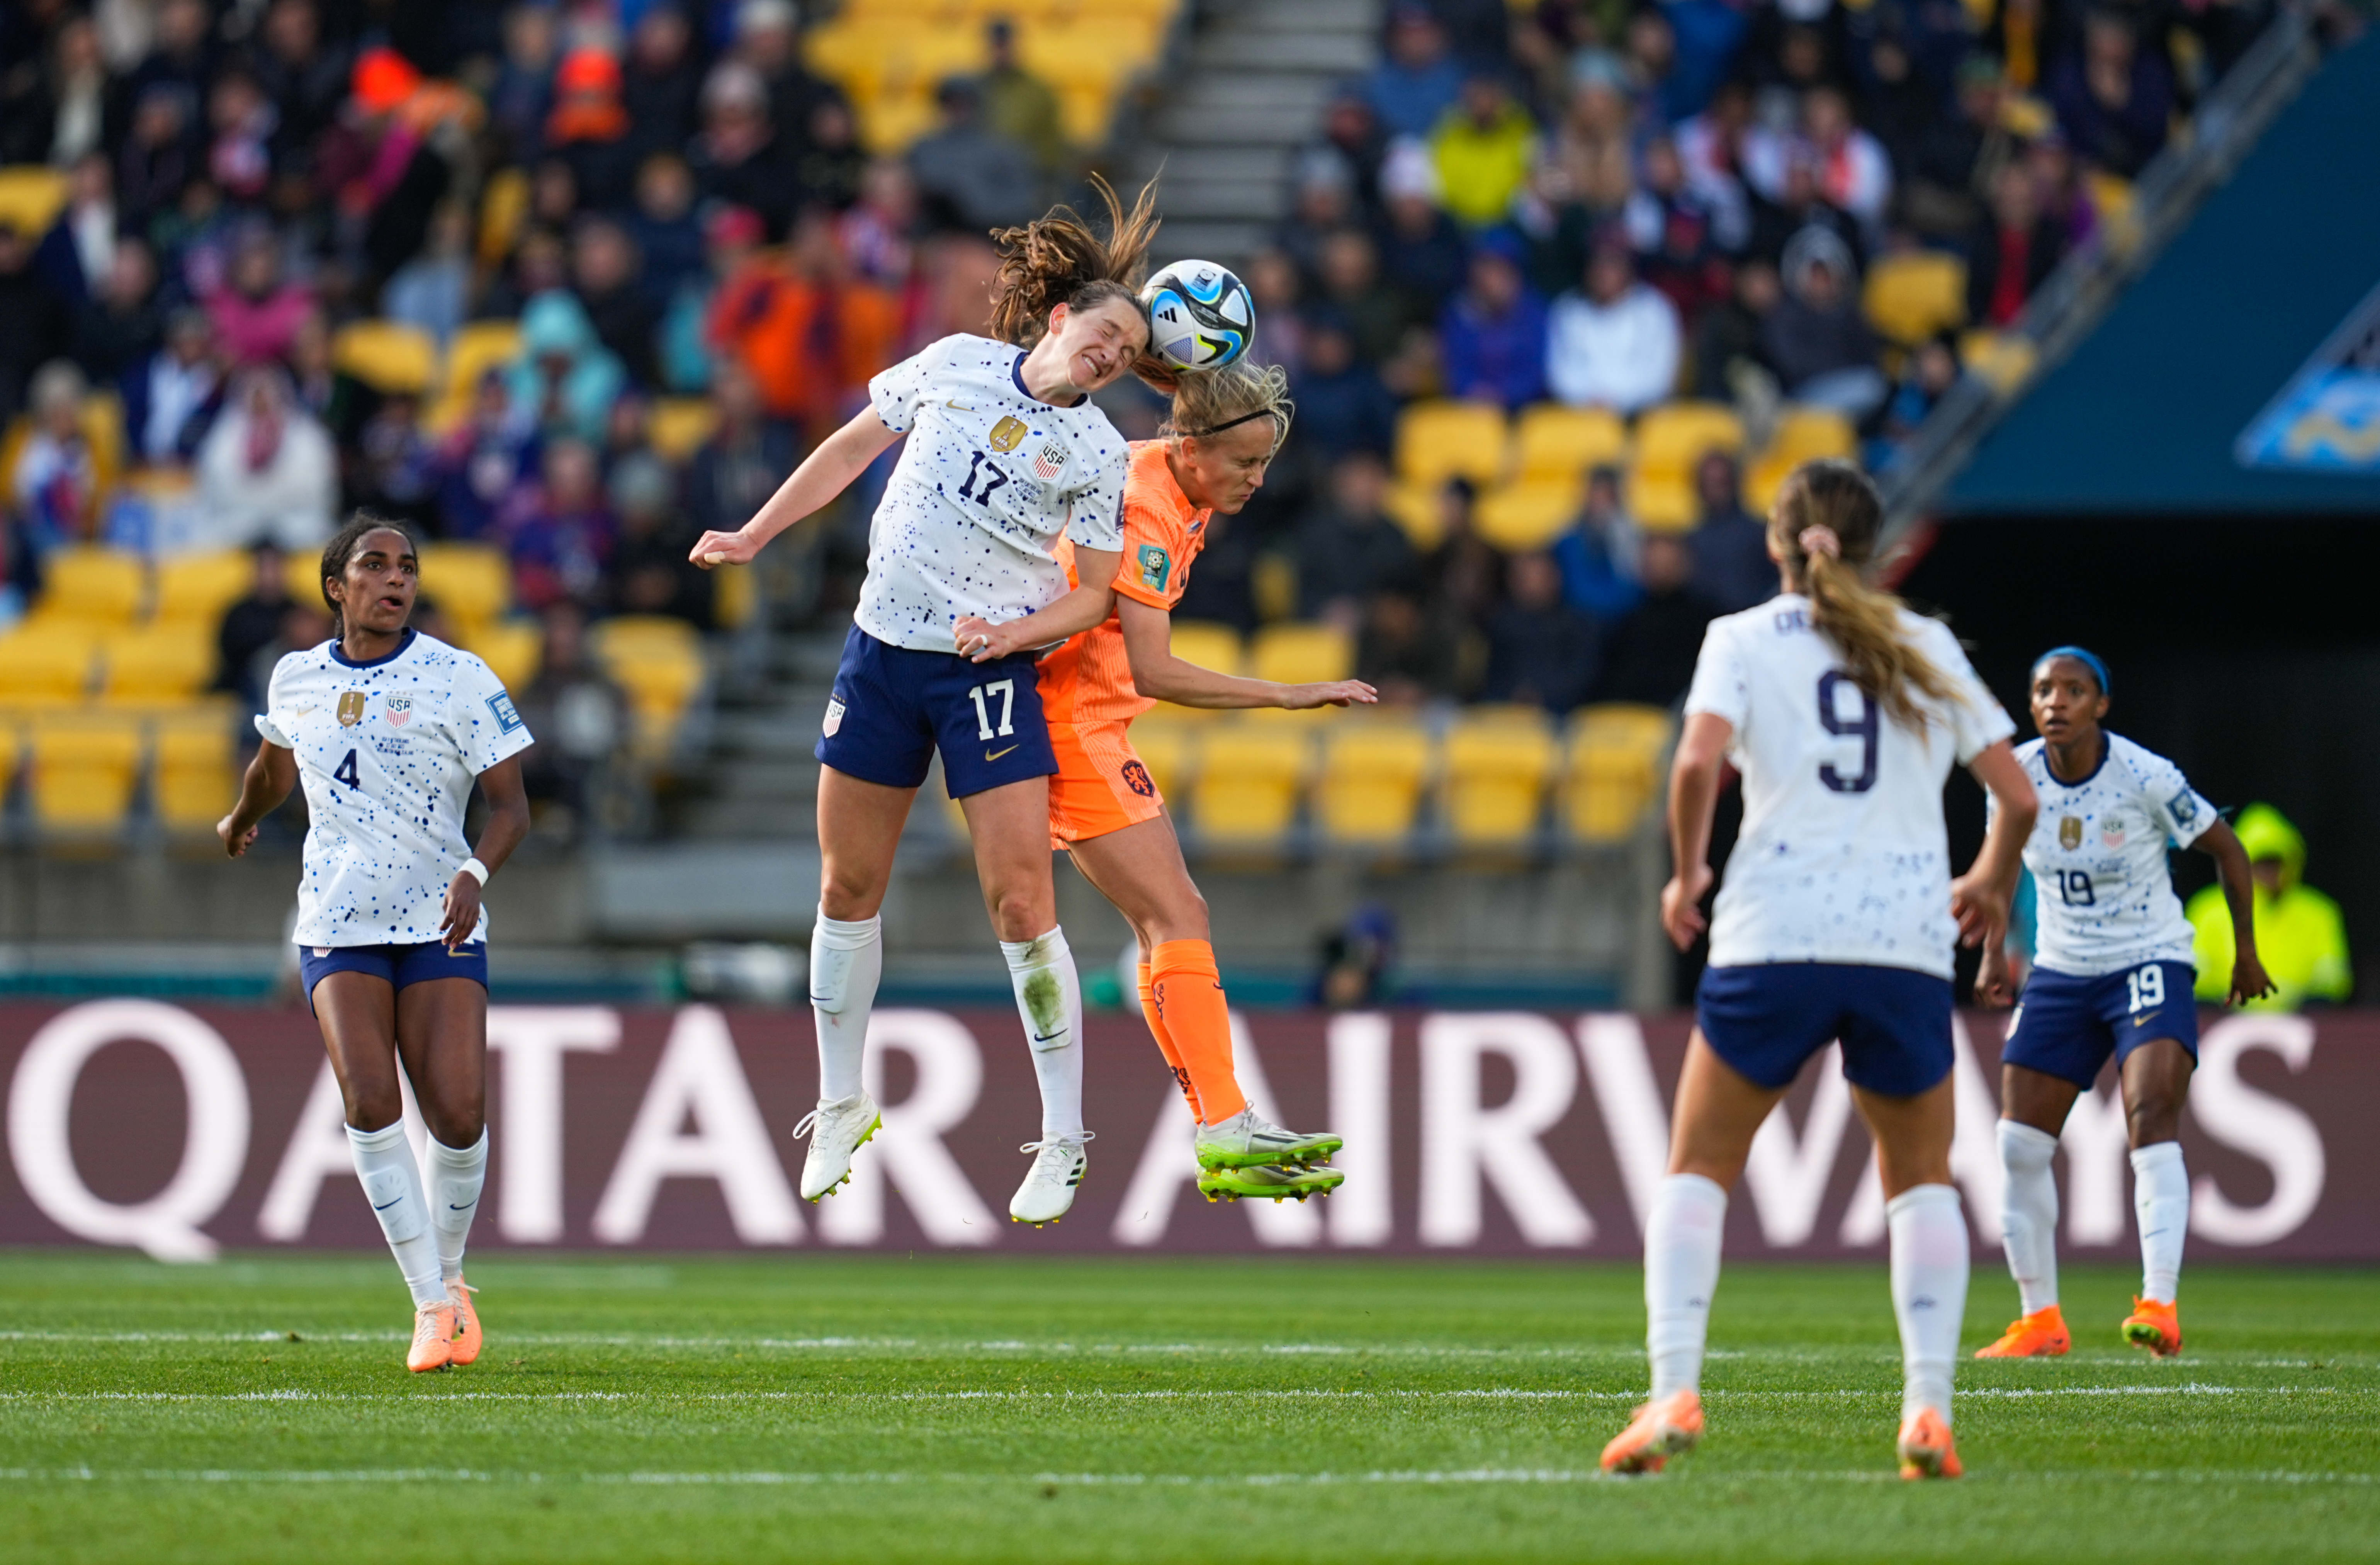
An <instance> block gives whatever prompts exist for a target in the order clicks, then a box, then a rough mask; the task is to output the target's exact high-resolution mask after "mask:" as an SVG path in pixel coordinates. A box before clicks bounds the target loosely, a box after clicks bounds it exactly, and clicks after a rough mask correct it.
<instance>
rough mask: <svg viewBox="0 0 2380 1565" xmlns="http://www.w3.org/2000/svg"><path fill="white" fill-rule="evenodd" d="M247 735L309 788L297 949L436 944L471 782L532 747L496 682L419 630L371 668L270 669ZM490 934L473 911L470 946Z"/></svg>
mask: <svg viewBox="0 0 2380 1565" xmlns="http://www.w3.org/2000/svg"><path fill="white" fill-rule="evenodd" d="M256 731H257V732H258V733H259V734H262V735H263V736H264V737H265V739H266V740H267V741H268V742H269V743H272V744H275V745H279V746H282V747H283V748H284V749H286V750H289V751H291V752H293V753H294V754H295V755H296V757H297V777H298V781H299V782H302V783H303V784H304V785H305V789H306V813H307V815H308V816H309V817H310V825H309V826H308V827H307V830H306V867H305V873H304V875H303V877H302V878H301V879H300V880H299V881H298V884H297V929H296V930H295V932H294V937H293V938H294V939H295V940H297V943H298V944H299V945H308V946H350V945H421V944H425V943H427V942H428V941H431V940H436V939H438V919H439V915H440V912H441V910H442V909H443V906H444V905H445V901H446V887H447V885H448V883H449V882H450V881H452V880H454V879H455V871H456V870H458V869H460V868H461V867H463V861H464V860H465V859H468V858H469V857H470V856H471V844H470V843H469V842H468V840H467V839H466V838H465V837H464V835H463V807H464V806H465V805H466V804H468V802H469V800H470V797H471V782H472V779H474V778H476V777H477V776H479V774H480V772H482V771H485V770H488V768H490V767H492V766H493V765H495V764H496V763H497V762H498V761H500V760H503V759H504V758H505V757H506V756H511V755H516V754H518V753H519V752H520V751H522V750H525V749H527V748H528V746H529V743H530V740H529V732H528V727H527V726H526V725H525V724H524V723H523V722H521V720H520V714H519V713H518V712H516V711H515V710H513V701H512V698H511V697H510V696H508V695H506V694H505V693H504V682H503V681H501V680H499V679H498V678H497V677H496V675H495V673H494V671H493V670H492V669H490V668H489V667H488V665H487V664H485V663H483V662H481V661H480V660H479V659H478V658H475V657H473V656H472V655H471V654H470V653H468V652H466V651H463V650H462V649H459V648H455V647H449V646H448V645H446V643H444V642H443V641H441V640H439V639H437V638H436V637H431V636H424V635H422V634H421V633H420V632H419V631H416V630H408V631H407V632H406V633H405V640H404V643H403V644H402V645H400V646H399V647H398V648H397V649H396V650H395V651H394V652H392V653H390V654H389V655H388V656H387V657H385V658H379V659H375V660H374V661H370V662H368V663H355V662H349V661H347V659H346V654H344V653H343V652H341V651H340V650H339V644H338V643H337V642H336V641H326V642H324V643H323V644H322V646H320V647H316V648H314V649H311V650H309V651H303V652H292V653H290V654H289V655H288V656H287V657H285V658H283V659H282V660H281V661H280V662H278V663H277V664H275V665H274V666H273V683H272V686H271V691H270V694H269V695H268V696H267V698H266V706H265V710H264V711H263V712H262V713H261V714H260V715H259V716H258V717H257V720H256ZM487 932H488V916H487V912H486V910H485V909H482V910H481V911H480V925H479V928H478V929H477V930H475V931H474V932H473V934H472V936H471V938H472V939H473V940H485V939H487Z"/></svg>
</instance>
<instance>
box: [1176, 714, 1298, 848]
mask: <svg viewBox="0 0 2380 1565" xmlns="http://www.w3.org/2000/svg"><path fill="white" fill-rule="evenodd" d="M1312 748H1313V746H1312V745H1311V744H1310V742H1309V739H1308V735H1307V734H1306V733H1305V730H1303V729H1299V728H1291V727H1284V726H1281V725H1278V724H1267V723H1245V722H1228V723H1217V724H1214V725H1213V726H1211V727H1210V728H1208V730H1206V732H1205V734H1204V737H1203V738H1202V739H1201V741H1200V743H1199V746H1198V776H1197V781H1196V782H1194V783H1193V784H1192V785H1191V819H1193V821H1195V822H1196V826H1197V829H1198V836H1199V838H1200V840H1201V842H1203V843H1205V844H1206V845H1208V846H1209V847H1212V848H1218V849H1221V850H1224V851H1226V852H1229V851H1233V850H1240V851H1252V850H1273V849H1280V848H1282V847H1284V846H1286V845H1287V843H1288V839H1289V834H1290V828H1291V827H1292V826H1293V824H1295V821H1296V819H1297V801H1298V795H1299V792H1300V790H1301V789H1302V788H1303V787H1304V785H1305V778H1306V773H1307V771H1308V770H1309V768H1310V767H1311V765H1312Z"/></svg>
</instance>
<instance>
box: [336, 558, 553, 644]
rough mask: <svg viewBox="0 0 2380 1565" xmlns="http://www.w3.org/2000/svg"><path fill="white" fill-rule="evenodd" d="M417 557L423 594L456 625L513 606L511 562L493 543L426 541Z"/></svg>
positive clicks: (480, 619) (477, 621) (476, 622)
mask: <svg viewBox="0 0 2380 1565" xmlns="http://www.w3.org/2000/svg"><path fill="white" fill-rule="evenodd" d="M418 557H419V560H420V562H421V590H422V592H423V594H424V595H426V596H428V597H430V598H432V599H435V600H436V601H437V603H438V607H439V608H440V609H441V610H443V611H444V613H445V614H446V616H447V617H448V618H449V619H451V620H453V621H454V622H455V625H456V626H457V627H458V628H459V627H468V626H471V625H483V624H485V623H486V622H488V621H489V620H492V619H494V618H495V617H496V616H497V615H499V614H501V613H504V611H505V610H507V609H509V608H511V607H512V606H513V567H512V562H511V561H509V560H507V559H505V558H504V551H503V550H501V549H498V548H496V547H495V546H494V545H493V544H488V543H425V544H422V545H421V546H420V549H419V556H418ZM309 574H311V567H309ZM463 633H464V634H466V635H468V630H465V631H464V632H463Z"/></svg>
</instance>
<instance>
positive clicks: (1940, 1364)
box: [1884, 1184, 1967, 1423]
mask: <svg viewBox="0 0 2380 1565" xmlns="http://www.w3.org/2000/svg"><path fill="white" fill-rule="evenodd" d="M1884 1214H1885V1225H1886V1227H1887V1228H1888V1231H1890V1233H1891V1235H1892V1314H1893V1318H1894V1319H1896V1320H1898V1321H1899V1322H1900V1368H1901V1377H1902V1379H1901V1392H1900V1416H1901V1417H1903V1418H1907V1417H1908V1416H1909V1415H1910V1414H1911V1413H1915V1412H1916V1411H1917V1410H1918V1409H1919V1408H1921V1407H1930V1408H1932V1409H1933V1410H1934V1411H1935V1412H1937V1413H1940V1414H1941V1415H1942V1418H1943V1421H1944V1422H1945V1423H1948V1422H1949V1417H1950V1366H1951V1365H1953V1364H1954V1363H1956V1362H1957V1360H1958V1357H1959V1328H1960V1327H1961V1325H1962V1324H1964V1322H1965V1320H1966V1317H1967V1219H1966V1215H1965V1214H1964V1213H1963V1212H1961V1210H1960V1207H1959V1193H1958V1191H1957V1190H1955V1189H1954V1188H1952V1187H1951V1186H1949V1185H1947V1184H1919V1185H1913V1186H1912V1187H1910V1188H1909V1189H1907V1190H1904V1191H1902V1192H1901V1193H1900V1195H1896V1196H1894V1197H1893V1198H1892V1199H1891V1201H1890V1202H1888V1203H1887V1205H1886V1206H1885V1208H1884Z"/></svg>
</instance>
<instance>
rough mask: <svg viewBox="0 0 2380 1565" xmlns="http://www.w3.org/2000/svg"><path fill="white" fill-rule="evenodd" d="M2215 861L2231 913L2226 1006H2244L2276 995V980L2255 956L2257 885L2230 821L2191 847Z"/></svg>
mask: <svg viewBox="0 0 2380 1565" xmlns="http://www.w3.org/2000/svg"><path fill="white" fill-rule="evenodd" d="M2190 845H2191V846H2192V847H2193V848H2196V849H2197V850H2198V851H2199V852H2200V853H2203V854H2204V855H2206V856H2207V857H2209V858H2211V859H2213V860H2214V861H2215V876H2216V880H2220V881H2221V882H2222V883H2223V904H2224V905H2225V906H2226V907H2228V908H2229V909H2230V910H2231V990H2230V993H2229V995H2228V997H2227V1003H2228V1004H2232V1005H2245V1004H2247V1003H2248V1002H2249V1001H2252V1000H2262V999H2263V998H2264V997H2265V996H2266V995H2268V994H2270V993H2272V992H2273V980H2272V978H2271V977H2269V976H2267V975H2266V973H2265V964H2264V962H2263V960H2262V959H2261V958H2259V957H2258V956H2257V954H2256V882H2255V879H2254V877H2253V876H2252V875H2251V874H2250V873H2249V870H2248V850H2247V849H2246V848H2244V847H2241V846H2240V834H2239V833H2238V832H2237V831H2232V830H2231V823H2230V822H2229V821H2228V820H2217V821H2216V823H2215V824H2214V825H2212V826H2209V827H2208V828H2207V829H2206V830H2205V831H2201V832H2200V833H2199V834H2198V840H2197V841H2196V842H2194V843H2191V844H2190Z"/></svg>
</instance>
